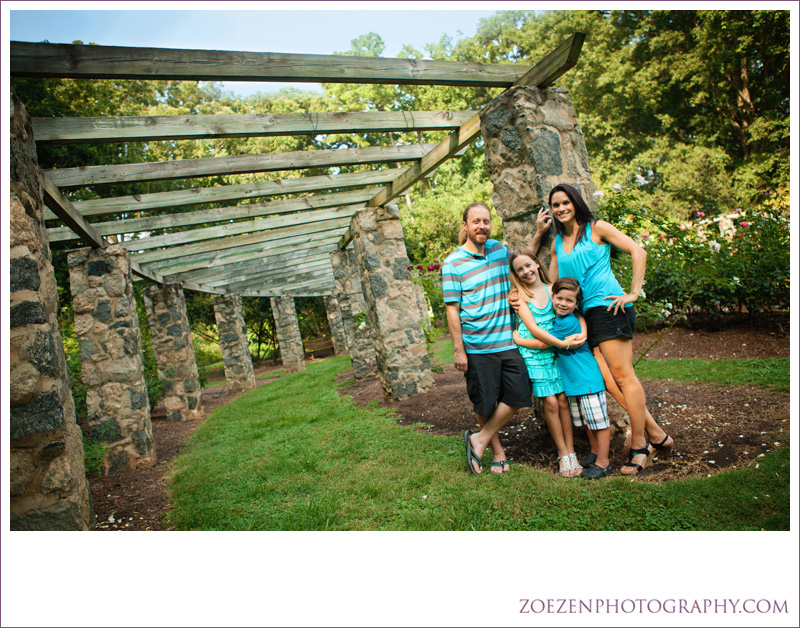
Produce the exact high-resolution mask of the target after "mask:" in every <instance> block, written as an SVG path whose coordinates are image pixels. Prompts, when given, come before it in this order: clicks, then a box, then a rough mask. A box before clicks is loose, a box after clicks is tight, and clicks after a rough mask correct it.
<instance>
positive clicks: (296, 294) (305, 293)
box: [240, 284, 336, 299]
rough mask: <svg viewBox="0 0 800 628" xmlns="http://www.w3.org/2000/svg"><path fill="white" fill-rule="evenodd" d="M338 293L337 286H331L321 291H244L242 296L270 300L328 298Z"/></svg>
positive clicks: (298, 289)
mask: <svg viewBox="0 0 800 628" xmlns="http://www.w3.org/2000/svg"><path fill="white" fill-rule="evenodd" d="M335 293H336V286H335V285H334V284H330V285H329V286H327V287H325V288H321V289H319V290H313V289H303V288H289V289H278V288H276V289H272V290H242V291H241V292H240V294H241V295H242V296H244V297H259V298H264V299H269V298H273V297H327V296H330V295H332V294H335Z"/></svg>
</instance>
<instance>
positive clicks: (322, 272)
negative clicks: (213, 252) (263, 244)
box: [203, 259, 333, 290]
mask: <svg viewBox="0 0 800 628" xmlns="http://www.w3.org/2000/svg"><path fill="white" fill-rule="evenodd" d="M312 277H319V278H320V279H322V278H325V279H326V280H328V281H332V280H333V269H332V268H331V262H330V259H327V260H318V261H317V262H314V263H311V264H308V265H307V266H306V267H305V268H297V269H283V270H278V271H270V270H265V271H255V270H253V271H251V272H249V273H245V274H244V275H239V276H238V277H236V276H228V277H219V278H216V279H205V280H203V284H207V285H211V286H215V287H220V286H225V287H226V288H228V289H231V290H237V289H239V288H241V287H242V286H244V287H247V284H248V283H252V284H255V283H257V282H260V281H267V282H271V283H286V282H289V283H291V282H292V281H299V280H301V279H303V278H312Z"/></svg>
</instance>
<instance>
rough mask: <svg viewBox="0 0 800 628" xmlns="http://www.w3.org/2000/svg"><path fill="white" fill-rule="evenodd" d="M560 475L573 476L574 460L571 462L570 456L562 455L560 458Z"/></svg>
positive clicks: (564, 476)
mask: <svg viewBox="0 0 800 628" xmlns="http://www.w3.org/2000/svg"><path fill="white" fill-rule="evenodd" d="M558 475H560V476H561V477H562V478H571V477H572V476H573V473H572V462H570V459H569V456H568V455H567V456H561V457H560V458H559V459H558Z"/></svg>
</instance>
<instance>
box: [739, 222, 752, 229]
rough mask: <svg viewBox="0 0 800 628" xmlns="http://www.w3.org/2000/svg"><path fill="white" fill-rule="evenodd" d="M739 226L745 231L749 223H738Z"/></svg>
mask: <svg viewBox="0 0 800 628" xmlns="http://www.w3.org/2000/svg"><path fill="white" fill-rule="evenodd" d="M739 226H740V227H742V228H745V229H746V228H747V227H749V226H750V223H749V222H740V223H739Z"/></svg>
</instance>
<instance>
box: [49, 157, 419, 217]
mask: <svg viewBox="0 0 800 628" xmlns="http://www.w3.org/2000/svg"><path fill="white" fill-rule="evenodd" d="M403 170H405V168H389V169H384V170H370V171H368V172H344V173H342V174H335V175H334V174H331V175H318V176H312V177H298V178H295V179H281V180H277V181H257V182H254V183H241V184H236V185H222V186H218V187H213V188H190V189H187V190H174V191H172V192H155V193H153V194H136V195H135V196H118V197H114V198H97V199H91V200H88V201H73V202H72V205H73V207H74V208H75V209H76V210H78V212H80V214H81V215H82V216H84V217H86V216H101V215H105V214H121V213H133V212H139V211H150V210H155V209H165V208H172V207H184V206H187V205H199V204H201V203H225V202H229V201H241V200H251V199H255V198H262V197H268V196H278V195H282V194H297V193H312V192H320V191H323V190H336V189H340V188H351V187H361V186H366V185H380V184H381V183H387V182H388V181H391V180H392V179H394V178H395V177H396V176H397V175H398V174H400V173H401V172H403ZM54 218H57V216H56V215H55V214H53V213H51V212H49V211H48V212H45V219H46V220H51V219H54Z"/></svg>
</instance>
